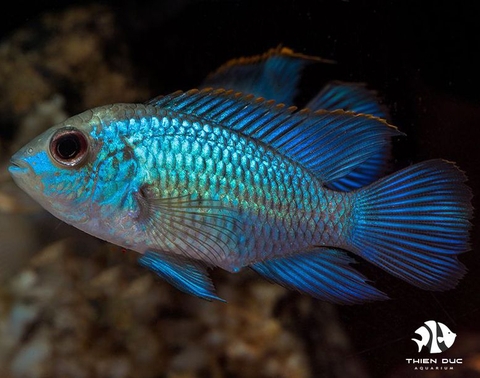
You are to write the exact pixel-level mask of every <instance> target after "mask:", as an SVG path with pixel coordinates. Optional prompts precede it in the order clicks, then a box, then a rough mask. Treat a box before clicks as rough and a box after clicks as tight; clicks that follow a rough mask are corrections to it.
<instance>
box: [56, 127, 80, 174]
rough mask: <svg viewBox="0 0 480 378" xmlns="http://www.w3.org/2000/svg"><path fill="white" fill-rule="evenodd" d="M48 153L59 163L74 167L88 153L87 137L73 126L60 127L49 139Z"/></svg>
mask: <svg viewBox="0 0 480 378" xmlns="http://www.w3.org/2000/svg"><path fill="white" fill-rule="evenodd" d="M50 154H51V155H52V157H53V158H54V159H55V161H57V162H58V163H59V164H61V165H64V166H67V167H76V166H78V165H79V164H81V163H82V162H83V161H84V160H85V158H86V157H87V155H88V140H87V137H86V136H85V135H84V134H83V133H82V132H81V131H79V130H77V129H75V128H73V127H66V128H63V129H60V130H58V131H57V132H56V133H55V134H53V136H52V139H50Z"/></svg>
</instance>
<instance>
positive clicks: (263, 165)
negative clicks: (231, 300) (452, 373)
mask: <svg viewBox="0 0 480 378" xmlns="http://www.w3.org/2000/svg"><path fill="white" fill-rule="evenodd" d="M295 110H296V109H295V108H292V107H287V106H284V105H283V104H277V103H275V102H274V101H271V100H265V99H262V98H256V97H255V96H253V95H245V94H242V93H238V92H235V91H233V90H223V89H215V90H214V89H203V90H190V91H187V92H182V91H177V92H174V93H172V94H170V95H166V96H159V97H157V98H154V99H152V100H150V101H147V102H146V103H136V104H125V103H121V104H112V105H105V106H101V107H97V108H94V109H90V110H87V111H85V112H83V113H80V114H78V115H76V116H73V117H71V118H69V119H67V120H66V121H64V122H62V123H60V124H58V125H55V126H53V127H52V128H51V129H49V130H47V131H46V132H44V133H43V134H41V135H40V136H38V137H37V138H35V139H33V140H32V141H31V142H30V143H29V144H27V145H26V146H24V147H23V148H22V149H20V150H19V151H18V152H17V153H15V154H14V155H13V156H12V158H11V165H10V167H9V171H10V173H11V175H12V177H13V179H14V181H15V182H16V183H17V185H18V186H19V187H20V188H21V189H23V190H24V191H26V192H27V193H28V194H29V195H30V196H32V197H33V199H35V200H36V201H37V202H38V203H40V205H42V206H43V207H44V208H45V209H46V210H48V211H49V212H51V213H52V214H53V215H54V216H56V217H58V218H59V219H61V220H63V221H64V222H66V223H69V224H71V225H73V226H75V227H77V228H79V229H81V230H83V231H85V232H87V233H89V234H91V235H93V236H96V237H98V238H100V239H103V240H106V241H108V242H111V243H113V244H116V245H118V246H120V247H122V248H125V249H130V250H133V251H136V252H138V253H140V257H139V260H138V261H139V263H140V265H142V266H144V267H146V268H148V269H150V270H151V271H153V272H155V273H156V274H157V275H158V276H159V277H161V278H163V279H164V280H166V281H167V282H169V283H170V284H172V285H173V286H175V287H177V288H178V289H180V290H181V291H183V292H186V293H188V294H192V295H195V296H197V297H199V298H202V299H206V300H220V301H221V300H223V299H222V298H221V297H219V296H218V295H217V293H216V289H215V287H214V284H213V282H212V280H211V278H210V277H209V270H210V269H212V268H221V269H223V270H226V271H229V272H231V273H237V272H239V271H241V270H242V269H243V268H251V269H252V270H254V271H255V272H257V273H259V274H260V275H261V276H263V277H264V278H266V279H268V280H269V281H271V282H273V283H277V284H280V285H282V286H284V287H286V288H289V289H294V290H297V291H299V292H300V293H303V294H307V295H310V296H312V297H314V298H317V299H320V300H324V301H329V302H333V303H339V304H357V303H364V302H370V301H376V300H386V299H388V298H389V296H388V295H387V294H385V293H384V292H382V291H381V290H379V289H377V288H375V287H374V285H373V284H372V282H371V281H370V280H368V278H367V277H365V276H364V275H363V274H362V273H360V272H359V271H358V270H356V269H355V268H354V266H353V265H354V263H355V262H357V261H358V260H357V259H356V258H355V256H358V257H359V258H360V259H363V260H366V261H367V262H369V263H372V264H374V265H376V266H378V267H380V268H381V269H383V270H385V271H386V272H388V273H389V274H391V275H393V276H395V277H397V278H400V279H402V280H404V281H406V282H408V283H410V284H412V285H415V286H417V287H419V288H421V289H426V290H434V291H435V290H436V291H438V290H448V289H452V288H454V287H455V286H456V284H457V283H458V281H459V280H460V279H461V278H462V277H463V276H464V274H465V273H466V268H465V266H464V265H463V264H462V263H461V262H460V261H459V260H458V255H459V254H461V253H463V252H465V251H467V250H468V248H469V247H468V246H469V228H470V222H469V219H470V218H471V216H472V206H471V197H472V194H471V190H470V188H469V187H468V186H467V185H466V183H465V181H466V176H465V174H464V173H463V172H462V171H461V170H460V169H458V168H457V166H456V165H455V164H454V163H452V162H448V161H445V160H441V159H434V160H429V161H425V162H420V163H417V164H414V165H412V166H410V167H407V168H404V169H403V170H400V171H398V172H395V173H393V174H392V175H389V176H386V177H384V178H381V179H379V180H378V181H376V182H374V183H373V184H371V185H368V186H366V187H363V188H360V189H357V190H353V191H350V192H345V191H336V190H332V189H330V188H328V183H329V182H332V181H335V180H338V179H339V178H341V177H344V176H345V175H348V174H349V173H350V172H351V171H352V170H353V169H355V167H357V166H358V165H359V164H362V163H363V162H364V161H366V160H368V159H369V158H371V157H372V156H374V155H375V154H377V153H378V151H379V150H381V149H382V148H384V147H385V145H386V144H388V143H390V140H391V138H392V137H393V136H396V135H399V134H400V132H399V131H398V129H397V128H396V127H394V126H392V125H390V124H388V123H387V122H386V121H385V120H383V119H380V118H377V117H373V116H369V115H364V114H358V113H353V112H349V111H342V110H336V111H326V110H319V111H316V112H311V111H308V110H302V111H295Z"/></svg>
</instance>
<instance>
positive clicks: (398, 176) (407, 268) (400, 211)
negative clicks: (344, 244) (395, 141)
mask: <svg viewBox="0 0 480 378" xmlns="http://www.w3.org/2000/svg"><path fill="white" fill-rule="evenodd" d="M465 181H466V177H465V175H464V174H463V172H461V171H460V170H459V169H458V168H457V167H456V166H455V165H454V164H453V163H450V162H447V161H444V160H430V161H426V162H423V163H420V164H416V165H413V166H411V167H408V168H406V169H403V170H401V171H399V172H397V173H395V174H393V175H391V176H388V177H385V178H383V179H381V180H379V181H377V182H376V183H374V184H372V185H370V186H368V187H367V188H364V189H361V190H359V191H358V192H357V193H356V194H355V195H356V198H355V205H354V211H353V217H352V219H353V227H352V229H351V234H350V235H351V243H352V245H353V248H354V250H355V252H356V253H358V254H359V255H360V256H362V257H364V258H365V259H366V260H368V261H370V262H372V263H373V264H376V265H377V266H379V267H381V268H382V269H384V270H386V271H387V272H389V273H390V274H392V275H394V276H397V277H399V278H401V279H403V280H405V281H407V282H409V283H410V284H413V285H415V286H418V287H421V288H423V289H428V290H448V289H451V288H453V287H455V286H456V284H457V283H458V281H459V280H460V279H461V278H462V277H463V275H464V274H465V272H466V268H465V266H464V265H463V264H462V263H460V262H459V261H458V259H457V255H458V254H460V253H462V252H465V251H467V250H468V249H469V243H468V238H469V228H470V222H469V219H470V218H471V216H472V206H471V197H472V194H471V191H470V189H469V188H468V186H467V185H465V183H464V182H465Z"/></svg>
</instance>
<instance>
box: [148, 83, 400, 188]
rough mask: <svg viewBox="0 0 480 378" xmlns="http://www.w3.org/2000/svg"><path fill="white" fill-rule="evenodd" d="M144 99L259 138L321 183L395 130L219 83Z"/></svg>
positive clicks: (354, 163)
mask: <svg viewBox="0 0 480 378" xmlns="http://www.w3.org/2000/svg"><path fill="white" fill-rule="evenodd" d="M147 105H152V106H157V107H162V108H167V109H170V110H173V111H176V112H179V113H184V114H189V115H193V116H195V117H198V118H200V119H204V120H206V121H208V122H211V123H215V124H217V125H221V126H223V127H226V128H229V129H231V130H235V131H238V132H240V133H242V134H244V135H246V136H249V137H251V138H254V139H257V140H259V141H262V142H263V143H266V144H268V145H269V146H271V147H273V148H275V149H277V150H278V151H279V152H281V153H283V154H285V155H286V156H288V157H289V158H291V159H293V160H295V161H297V162H299V163H300V164H302V165H303V166H305V167H306V168H308V169H309V170H311V171H312V172H313V173H314V174H315V175H316V176H317V177H318V178H319V179H320V180H322V181H323V182H324V183H328V182H330V181H332V180H336V179H338V178H340V177H344V176H345V175H347V174H348V173H350V172H351V171H352V169H354V168H355V167H356V166H358V165H359V164H361V163H362V162H364V161H365V160H367V159H368V158H370V157H372V156H373V155H374V154H375V153H377V152H378V150H379V149H380V148H382V147H383V146H385V145H386V144H388V143H389V142H390V138H391V137H392V136H394V135H399V134H400V133H399V132H398V131H397V129H396V128H395V127H393V126H390V125H389V124H388V123H386V121H384V120H382V119H380V118H376V117H373V116H369V115H363V114H356V113H352V112H345V111H341V110H338V111H334V112H329V111H325V110H320V111H317V112H314V113H312V112H310V111H308V110H302V111H300V112H294V110H295V109H296V108H295V107H289V108H287V107H285V106H284V105H282V104H278V105H277V104H275V102H273V101H265V100H264V99H262V98H254V97H253V96H252V95H243V94H241V93H235V92H233V91H226V90H224V89H216V90H212V89H204V90H201V91H199V90H190V91H188V92H185V93H184V92H180V91H178V92H175V93H173V94H171V95H168V96H164V97H157V98H155V99H153V100H150V101H149V102H147Z"/></svg>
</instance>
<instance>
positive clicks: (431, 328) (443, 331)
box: [412, 320, 457, 353]
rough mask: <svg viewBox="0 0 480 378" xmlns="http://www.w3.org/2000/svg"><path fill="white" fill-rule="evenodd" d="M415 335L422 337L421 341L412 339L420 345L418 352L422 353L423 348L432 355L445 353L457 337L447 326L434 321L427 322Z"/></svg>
mask: <svg viewBox="0 0 480 378" xmlns="http://www.w3.org/2000/svg"><path fill="white" fill-rule="evenodd" d="M415 333H416V334H417V335H419V336H420V337H421V339H420V340H418V339H413V338H412V340H413V341H415V343H417V345H418V352H421V350H422V348H423V347H427V349H429V351H430V353H442V352H445V351H446V350H447V349H449V348H450V347H451V346H452V345H453V343H454V342H455V338H456V337H457V335H456V334H455V333H453V332H452V331H451V330H450V329H449V328H448V327H447V326H446V325H445V324H443V323H440V322H436V321H434V320H428V321H426V322H425V325H424V326H421V327H420V328H418V329H417V330H416V331H415Z"/></svg>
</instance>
